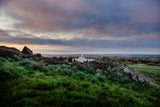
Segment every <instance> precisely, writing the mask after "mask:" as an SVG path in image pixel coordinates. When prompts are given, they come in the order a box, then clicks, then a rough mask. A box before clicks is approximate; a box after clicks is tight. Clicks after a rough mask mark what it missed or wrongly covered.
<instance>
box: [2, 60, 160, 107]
mask: <svg viewBox="0 0 160 107" xmlns="http://www.w3.org/2000/svg"><path fill="white" fill-rule="evenodd" d="M101 67H102V68H103V70H102V69H94V68H90V69H88V68H86V67H85V66H79V64H78V63H73V64H72V65H49V64H46V63H43V62H42V61H38V62H36V61H33V60H29V59H23V58H21V59H19V60H17V61H15V60H13V59H12V60H11V59H9V58H2V57H0V78H1V80H0V94H1V95H0V96H1V97H0V101H1V103H0V106H42V107H44V106H47V107H48V106H86V107H88V106H93V107H94V106H95V107H97V106H102V107H103V106H104V107H106V106H113V107H122V106H132V107H137V106H138V107H143V106H158V105H159V104H160V99H159V98H160V87H158V86H157V87H151V86H147V85H145V86H144V85H142V84H140V83H137V82H136V81H133V80H132V79H131V78H130V75H125V74H123V73H119V72H118V70H119V69H118V68H114V67H111V66H107V68H105V67H103V65H101ZM147 72H148V71H147Z"/></svg>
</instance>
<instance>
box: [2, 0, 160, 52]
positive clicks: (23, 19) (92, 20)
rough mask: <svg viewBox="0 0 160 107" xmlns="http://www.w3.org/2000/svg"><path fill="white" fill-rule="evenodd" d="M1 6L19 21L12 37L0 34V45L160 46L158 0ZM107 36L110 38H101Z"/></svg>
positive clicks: (53, 0)
mask: <svg viewBox="0 0 160 107" xmlns="http://www.w3.org/2000/svg"><path fill="white" fill-rule="evenodd" d="M0 4H2V5H0V6H3V7H5V8H6V11H8V13H9V16H12V18H14V19H15V20H18V21H20V23H15V25H14V26H15V28H16V29H18V30H19V31H18V32H17V34H16V36H15V37H13V36H12V35H9V34H10V33H13V31H6V32H5V31H0V38H4V39H0V42H8V43H19V44H41V45H44V44H48V45H55V44H56V45H66V46H72V47H80V46H84V47H87V46H88V47H92V48H94V47H96V48H104V49H105V48H110V47H111V48H123V47H126V48H129V47H132V48H134V47H135V48H137V47H146V48H159V46H160V39H159V36H160V35H159V34H160V11H159V10H160V1H159V0H121V1H117V0H100V1H98V0H70V1H66V0H38V1H36V0H1V1H0ZM24 29H25V30H27V31H30V32H40V33H46V32H59V33H61V32H69V33H72V32H77V31H78V33H77V35H79V34H81V35H83V36H82V37H81V38H78V36H77V35H76V34H75V35H74V37H73V38H72V39H70V40H65V39H61V40H58V39H49V38H47V39H45V38H40V37H39V36H38V35H34V34H33V35H32V34H26V33H24V32H23V30H24ZM21 30H22V31H21ZM4 35H6V36H4ZM155 35H156V36H155ZM8 36H9V37H8ZM52 37H55V35H50V38H52ZM84 37H85V38H84ZM107 37H108V38H112V39H101V38H107ZM113 37H114V38H113ZM90 38H92V39H90ZM124 38H125V39H124Z"/></svg>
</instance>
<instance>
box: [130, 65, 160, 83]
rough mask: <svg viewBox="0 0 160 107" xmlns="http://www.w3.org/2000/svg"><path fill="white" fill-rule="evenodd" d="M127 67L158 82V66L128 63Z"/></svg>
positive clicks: (159, 71) (159, 75) (159, 76)
mask: <svg viewBox="0 0 160 107" xmlns="http://www.w3.org/2000/svg"><path fill="white" fill-rule="evenodd" d="M129 67H132V68H134V69H135V70H137V71H139V72H141V73H143V74H144V75H145V76H147V77H150V78H152V79H153V80H155V81H156V82H157V83H158V84H160V66H150V65H141V64H130V65H129Z"/></svg>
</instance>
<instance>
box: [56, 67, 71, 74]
mask: <svg viewBox="0 0 160 107" xmlns="http://www.w3.org/2000/svg"><path fill="white" fill-rule="evenodd" d="M58 72H59V73H60V75H62V76H71V75H72V74H73V72H72V71H71V70H70V69H67V68H65V69H59V70H58Z"/></svg>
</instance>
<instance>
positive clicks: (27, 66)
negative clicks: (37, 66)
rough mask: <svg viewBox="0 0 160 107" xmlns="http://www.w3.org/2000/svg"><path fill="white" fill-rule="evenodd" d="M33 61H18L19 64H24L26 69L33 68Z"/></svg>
mask: <svg viewBox="0 0 160 107" xmlns="http://www.w3.org/2000/svg"><path fill="white" fill-rule="evenodd" d="M34 63H35V62H34V61H31V60H29V59H23V60H22V61H20V62H19V65H22V66H25V67H26V68H27V69H33V64H34Z"/></svg>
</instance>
